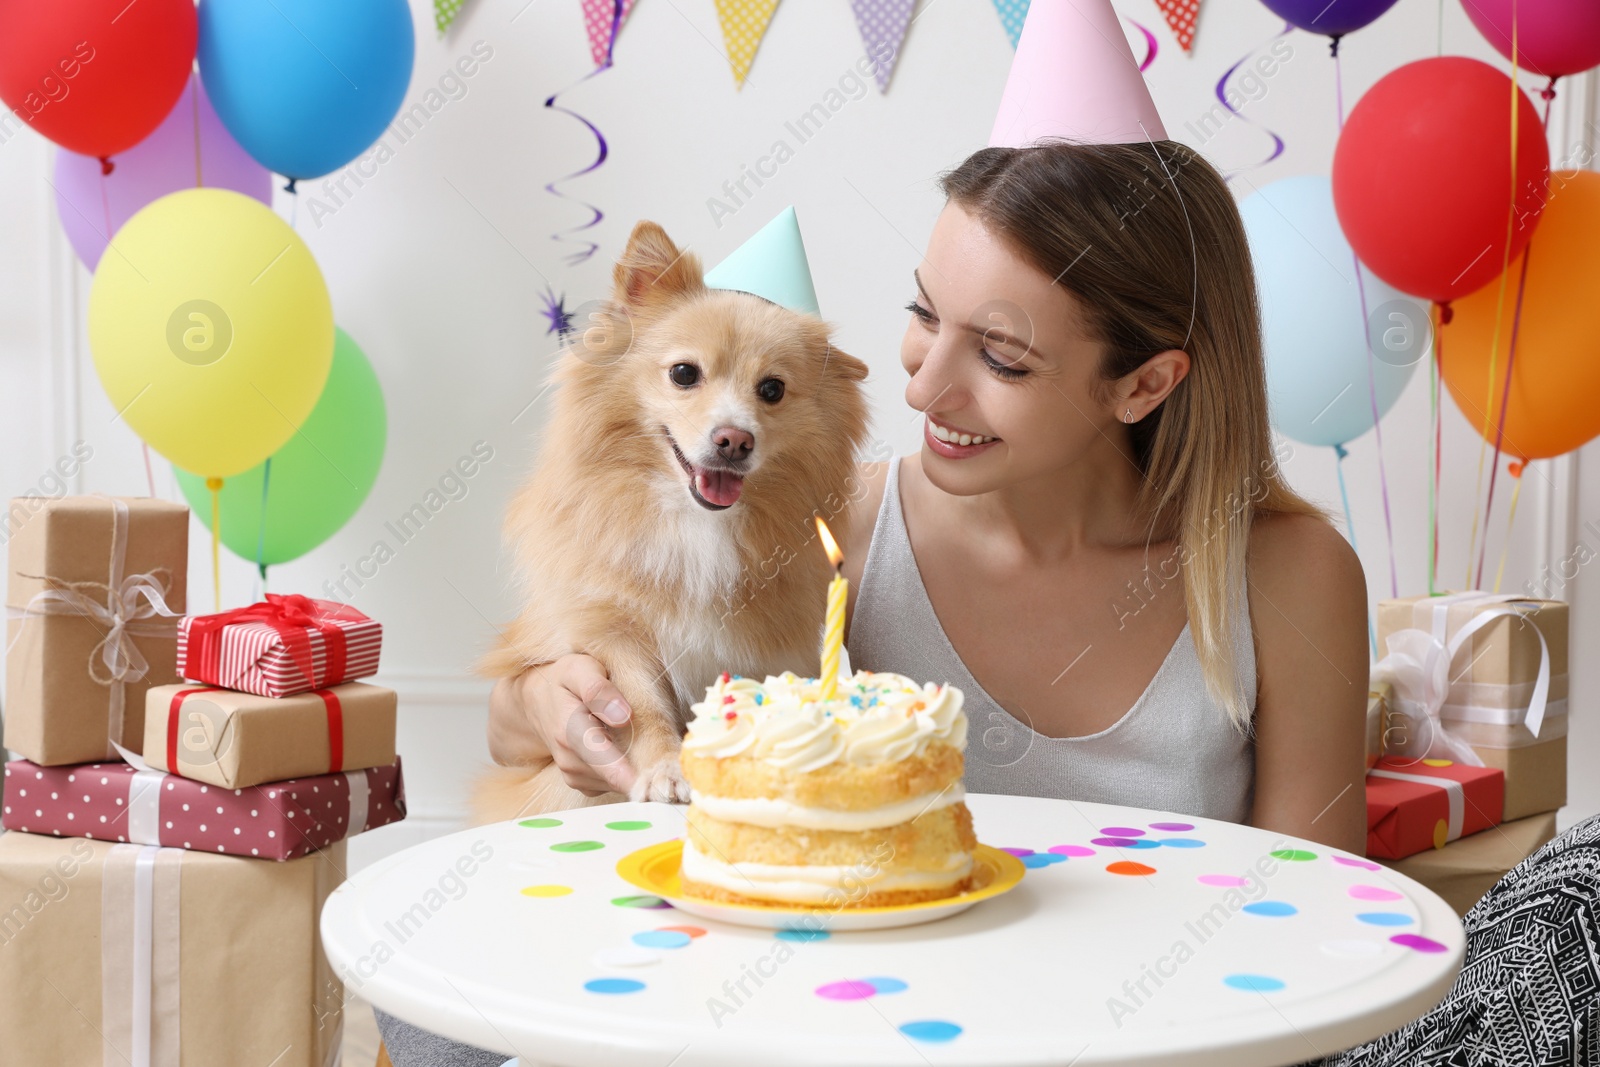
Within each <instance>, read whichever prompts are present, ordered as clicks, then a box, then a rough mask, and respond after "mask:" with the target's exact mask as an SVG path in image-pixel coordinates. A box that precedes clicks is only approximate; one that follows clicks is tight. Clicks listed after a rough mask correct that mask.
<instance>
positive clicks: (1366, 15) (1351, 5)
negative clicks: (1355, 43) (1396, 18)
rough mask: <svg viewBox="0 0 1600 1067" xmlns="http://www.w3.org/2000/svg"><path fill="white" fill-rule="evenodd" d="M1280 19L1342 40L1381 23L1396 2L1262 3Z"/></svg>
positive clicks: (1277, 0)
mask: <svg viewBox="0 0 1600 1067" xmlns="http://www.w3.org/2000/svg"><path fill="white" fill-rule="evenodd" d="M1261 2H1262V3H1263V4H1265V5H1266V6H1267V10H1268V11H1271V12H1272V13H1273V14H1274V15H1276V16H1278V17H1279V18H1280V19H1284V20H1286V21H1288V22H1292V23H1294V24H1295V25H1296V26H1298V27H1300V28H1301V29H1302V30H1309V31H1311V32H1312V33H1320V34H1323V35H1325V36H1328V37H1342V36H1343V35H1344V34H1347V33H1351V32H1353V31H1355V30H1359V29H1361V27H1363V26H1366V25H1368V24H1369V23H1371V22H1374V21H1376V20H1377V18H1378V16H1379V15H1381V14H1383V13H1384V12H1385V11H1387V10H1389V9H1390V8H1391V7H1393V6H1394V5H1395V0H1334V2H1333V3H1330V2H1329V0H1261Z"/></svg>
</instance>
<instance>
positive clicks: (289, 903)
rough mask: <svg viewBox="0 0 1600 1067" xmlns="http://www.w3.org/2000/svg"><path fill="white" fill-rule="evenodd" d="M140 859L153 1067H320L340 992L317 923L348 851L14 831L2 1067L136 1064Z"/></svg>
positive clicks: (3, 932) (6, 869) (0, 871)
mask: <svg viewBox="0 0 1600 1067" xmlns="http://www.w3.org/2000/svg"><path fill="white" fill-rule="evenodd" d="M141 852H142V853H143V854H144V857H145V862H146V863H148V865H149V868H150V872H149V881H148V882H147V885H148V886H149V892H148V897H146V898H145V899H144V904H145V907H146V908H148V912H149V916H148V917H149V919H150V929H151V931H152V935H151V943H150V957H149V960H148V962H147V963H146V964H145V966H146V967H147V968H148V971H147V973H146V974H145V975H144V979H145V983H144V984H145V987H146V988H147V989H148V1004H149V1011H150V1046H151V1049H150V1053H151V1054H150V1057H149V1061H148V1062H149V1063H150V1064H151V1067H217V1065H219V1064H260V1065H262V1067H265V1065H266V1064H272V1065H273V1067H325V1064H327V1063H328V1062H329V1061H330V1059H331V1058H332V1053H333V1050H334V1049H335V1048H336V1047H337V1046H338V1043H339V1038H340V1034H341V1024H342V1015H341V1014H340V1009H341V1003H342V999H343V988H342V985H341V984H340V982H339V981H338V979H337V978H336V977H335V976H334V974H333V970H332V968H331V967H330V966H329V964H328V961H327V959H326V957H325V956H324V955H323V952H322V939H321V937H320V936H319V933H318V918H319V916H320V914H321V911H322V905H323V902H324V901H326V900H327V897H328V894H329V893H331V892H332V891H333V889H334V888H335V887H336V886H337V885H338V884H339V883H340V882H342V881H343V880H344V870H345V845H344V842H342V841H341V842H339V843H337V844H336V845H334V846H332V847H331V848H327V849H324V850H322V851H321V852H314V853H312V854H311V855H309V856H306V857H304V858H303V859H298V860H290V861H288V862H285V863H270V862H264V861H262V860H253V859H241V858H239V857H236V856H218V855H212V854H211V853H207V852H190V851H187V850H184V849H173V848H163V849H157V848H155V847H154V846H139V845H115V844H107V843H104V842H98V841H89V840H85V839H83V838H57V837H45V836H42V835H38V834H24V833H17V832H14V831H13V832H8V833H5V834H0V989H4V990H5V995H4V996H0V1034H4V1035H5V1039H4V1043H3V1044H0V1064H3V1065H4V1067H12V1065H16V1067H23V1065H28V1067H33V1065H43V1064H49V1065H50V1067H104V1065H105V1064H108V1063H132V1062H135V1057H134V1054H133V1053H134V1050H133V1047H132V1046H133V1042H134V1037H133V1034H134V1028H133V1017H134V1013H135V1004H136V995H135V990H136V989H137V988H138V986H139V983H138V981H137V979H136V974H137V972H136V968H137V964H136V962H135V961H136V960H137V959H138V957H137V956H136V955H135V953H134V945H135V941H136V935H135V933H134V931H135V926H134V910H135V908H136V906H137V905H138V903H139V894H138V892H137V891H136V890H135V888H134V886H135V884H136V879H137V877H138V875H137V873H136V868H137V866H138V865H139V857H140V854H141ZM174 932H175V936H174ZM102 1035H103V1037H102Z"/></svg>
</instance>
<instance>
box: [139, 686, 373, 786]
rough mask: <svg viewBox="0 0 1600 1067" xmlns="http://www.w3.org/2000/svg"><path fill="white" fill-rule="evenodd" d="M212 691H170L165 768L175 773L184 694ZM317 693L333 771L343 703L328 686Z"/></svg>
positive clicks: (340, 748) (340, 752)
mask: <svg viewBox="0 0 1600 1067" xmlns="http://www.w3.org/2000/svg"><path fill="white" fill-rule="evenodd" d="M213 692H216V690H215V689H212V688H211V687H209V686H205V687H199V688H195V689H180V690H178V691H177V692H176V693H173V694H172V701H171V702H170V703H169V704H168V705H167V772H168V773H169V774H177V773H178V729H179V722H178V709H179V708H181V707H182V706H183V701H184V699H185V698H186V697H188V696H190V695H191V694H194V693H213ZM316 694H317V696H319V697H321V698H322V706H323V707H324V708H326V709H327V712H328V773H329V774H334V773H336V772H338V771H342V770H344V706H343V705H342V704H340V703H339V698H338V696H336V695H335V694H334V692H333V690H331V689H318V690H316Z"/></svg>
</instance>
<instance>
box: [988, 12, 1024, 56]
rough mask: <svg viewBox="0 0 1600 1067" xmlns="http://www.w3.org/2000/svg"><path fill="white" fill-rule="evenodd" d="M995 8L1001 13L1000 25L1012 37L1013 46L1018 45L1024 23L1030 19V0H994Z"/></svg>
mask: <svg viewBox="0 0 1600 1067" xmlns="http://www.w3.org/2000/svg"><path fill="white" fill-rule="evenodd" d="M994 9H995V10H996V11H997V12H999V13H1000V25H1002V26H1004V27H1005V28H1006V36H1007V37H1009V38H1011V47H1012V48H1015V47H1017V39H1018V38H1019V37H1021V36H1022V24H1023V23H1024V22H1026V21H1027V19H1028V0H994Z"/></svg>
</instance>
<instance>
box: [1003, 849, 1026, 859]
mask: <svg viewBox="0 0 1600 1067" xmlns="http://www.w3.org/2000/svg"><path fill="white" fill-rule="evenodd" d="M1000 851H1001V852H1009V853H1011V854H1012V855H1013V856H1015V857H1017V858H1018V859H1021V858H1022V857H1024V856H1031V855H1033V849H1031V848H1003V849H1001V850H1000Z"/></svg>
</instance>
